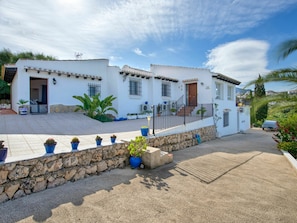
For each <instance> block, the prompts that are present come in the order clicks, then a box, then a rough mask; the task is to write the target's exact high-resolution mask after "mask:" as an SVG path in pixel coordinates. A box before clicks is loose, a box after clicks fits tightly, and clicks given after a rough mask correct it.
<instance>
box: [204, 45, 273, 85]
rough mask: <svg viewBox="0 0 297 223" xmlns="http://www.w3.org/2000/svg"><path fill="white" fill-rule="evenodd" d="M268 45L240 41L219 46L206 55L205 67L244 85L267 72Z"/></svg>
mask: <svg viewBox="0 0 297 223" xmlns="http://www.w3.org/2000/svg"><path fill="white" fill-rule="evenodd" d="M268 49H269V44H268V43H267V42H265V41H261V40H253V39H242V40H238V41H234V42H230V43H226V44H223V45H220V46H218V47H216V48H214V49H212V50H211V51H210V52H209V54H208V61H207V62H206V63H205V66H207V67H208V68H210V69H211V70H212V71H214V72H218V73H222V74H224V75H227V76H229V77H233V78H235V79H237V80H239V81H241V82H242V84H243V85H244V84H246V83H247V82H248V81H250V80H253V79H255V78H257V77H258V75H259V74H261V75H263V74H265V73H267V72H268V70H267V68H266V66H267V56H266V55H267V51H268Z"/></svg>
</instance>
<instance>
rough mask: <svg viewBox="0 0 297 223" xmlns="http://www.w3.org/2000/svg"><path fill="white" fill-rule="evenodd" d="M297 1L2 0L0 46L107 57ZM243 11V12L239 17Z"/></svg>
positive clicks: (252, 20)
mask: <svg viewBox="0 0 297 223" xmlns="http://www.w3.org/2000/svg"><path fill="white" fill-rule="evenodd" d="M296 2H297V0H279V1H271V0H262V1H256V0H250V1H246V0H237V1H233V2H231V1H230V0H213V1H203V0H174V1H173V0H168V1H160V0H150V1H147V0H138V1H133V0H127V1H123V0H114V1H109V0H100V1H98V0H88V1H85V0H43V1H40V0H26V1H19V0H1V1H0V15H1V17H0V30H1V32H0V46H4V47H5V48H10V49H11V50H13V51H15V50H18V51H21V50H32V51H34V52H36V51H37V52H44V53H45V54H51V55H54V56H58V57H59V58H60V59H65V58H69V57H70V58H72V57H73V53H74V52H75V51H78V52H83V53H84V58H94V57H108V56H110V55H113V54H115V52H116V51H118V50H121V49H131V47H133V46H135V44H141V43H145V42H146V41H148V40H154V41H157V42H161V41H163V40H165V39H166V38H167V37H183V36H194V37H195V38H206V37H207V38H218V37H222V36H225V35H233V34H239V33H242V32H244V31H246V30H249V29H250V28H252V27H255V26H257V25H258V24H259V23H260V22H262V21H263V20H265V19H266V18H268V17H270V16H271V15H273V14H275V13H277V12H279V11H281V10H283V9H285V8H288V7H290V6H291V5H292V4H293V3H296ZM243 15H244V16H243Z"/></svg>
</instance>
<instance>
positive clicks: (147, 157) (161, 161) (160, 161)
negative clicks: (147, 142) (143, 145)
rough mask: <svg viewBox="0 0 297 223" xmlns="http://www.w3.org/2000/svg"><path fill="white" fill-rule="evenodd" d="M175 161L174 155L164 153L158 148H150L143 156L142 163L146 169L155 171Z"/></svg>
mask: <svg viewBox="0 0 297 223" xmlns="http://www.w3.org/2000/svg"><path fill="white" fill-rule="evenodd" d="M172 161H173V155H172V154H168V153H167V152H163V151H161V150H160V149H158V148H155V147H151V146H148V147H147V150H146V152H145V153H144V154H142V162H143V164H144V166H145V168H148V169H154V168H157V167H159V166H162V165H165V164H167V163H170V162H172Z"/></svg>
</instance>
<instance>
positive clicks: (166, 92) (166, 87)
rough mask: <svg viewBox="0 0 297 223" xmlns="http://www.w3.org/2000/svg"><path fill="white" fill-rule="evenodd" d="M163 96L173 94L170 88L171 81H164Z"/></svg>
mask: <svg viewBox="0 0 297 223" xmlns="http://www.w3.org/2000/svg"><path fill="white" fill-rule="evenodd" d="M162 96H163V97H170V96H171V90H170V84H169V83H162Z"/></svg>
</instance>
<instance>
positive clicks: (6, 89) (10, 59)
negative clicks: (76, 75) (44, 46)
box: [0, 48, 56, 99]
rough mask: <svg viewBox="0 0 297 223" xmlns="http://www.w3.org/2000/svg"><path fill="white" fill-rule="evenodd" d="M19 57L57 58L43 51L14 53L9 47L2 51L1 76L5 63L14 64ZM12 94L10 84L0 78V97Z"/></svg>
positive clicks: (0, 56) (32, 58) (0, 61)
mask: <svg viewBox="0 0 297 223" xmlns="http://www.w3.org/2000/svg"><path fill="white" fill-rule="evenodd" d="M18 59H31V60H56V58H55V57H52V56H45V55H44V54H42V53H38V54H34V53H32V52H29V51H28V52H21V53H17V54H13V53H12V52H11V51H10V50H9V49H5V48H4V49H3V50H1V51H0V76H1V72H2V69H1V67H2V66H3V65H4V64H14V63H16V62H17V61H18ZM9 94H10V86H9V85H8V83H6V82H5V81H4V80H2V79H0V99H8V98H9Z"/></svg>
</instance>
